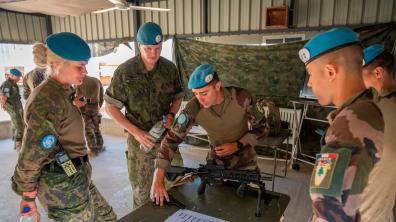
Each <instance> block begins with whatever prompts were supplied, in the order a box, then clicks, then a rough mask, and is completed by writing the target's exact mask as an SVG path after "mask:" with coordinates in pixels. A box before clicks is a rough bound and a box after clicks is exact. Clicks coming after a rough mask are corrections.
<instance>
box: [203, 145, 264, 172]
mask: <svg viewBox="0 0 396 222" xmlns="http://www.w3.org/2000/svg"><path fill="white" fill-rule="evenodd" d="M206 159H207V160H213V161H214V163H216V165H221V166H224V167H225V168H227V169H239V170H259V168H258V165H257V154H256V151H255V150H254V148H253V147H252V146H250V145H245V146H243V147H239V149H238V151H237V152H236V153H234V154H232V155H229V156H225V157H219V156H217V155H216V153H215V151H214V147H211V149H210V152H209V153H208V156H207V158H206Z"/></svg>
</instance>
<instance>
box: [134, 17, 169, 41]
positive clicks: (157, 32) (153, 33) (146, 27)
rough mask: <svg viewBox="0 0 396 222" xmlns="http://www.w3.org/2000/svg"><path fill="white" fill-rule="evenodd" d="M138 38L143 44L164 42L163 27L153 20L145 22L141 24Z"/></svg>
mask: <svg viewBox="0 0 396 222" xmlns="http://www.w3.org/2000/svg"><path fill="white" fill-rule="evenodd" d="M136 40H137V41H138V42H139V43H140V44H142V45H157V44H159V43H161V42H162V40H163V35H162V30H161V27H160V26H159V25H157V24H155V23H153V22H147V23H144V24H143V25H142V26H140V28H139V30H138V32H137V36H136Z"/></svg>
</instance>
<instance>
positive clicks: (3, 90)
mask: <svg viewBox="0 0 396 222" xmlns="http://www.w3.org/2000/svg"><path fill="white" fill-rule="evenodd" d="M21 77H22V73H21V72H20V71H19V70H18V69H10V70H8V72H6V81H4V82H3V83H2V84H1V86H0V106H1V107H2V108H3V109H4V110H5V111H6V112H7V113H8V114H9V115H10V117H11V126H12V140H13V141H14V149H15V150H17V151H18V152H19V150H20V149H21V146H22V137H23V130H24V128H25V127H24V123H23V108H22V103H21V95H20V94H19V87H18V85H17V82H18V81H19V79H20V78H21Z"/></svg>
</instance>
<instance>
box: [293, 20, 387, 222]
mask: <svg viewBox="0 0 396 222" xmlns="http://www.w3.org/2000/svg"><path fill="white" fill-rule="evenodd" d="M358 37H359V36H358V34H357V33H355V32H353V31H352V30H350V29H348V28H334V29H331V30H329V31H327V32H323V33H321V34H318V35H317V36H315V37H314V38H312V39H311V40H310V41H308V43H307V44H305V46H304V48H303V49H301V50H300V52H299V55H300V58H301V60H302V61H303V62H304V63H305V66H306V70H307V72H308V75H309V80H308V86H309V87H311V88H312V91H313V93H314V94H315V95H316V97H317V98H318V102H319V103H320V104H321V105H329V104H334V105H335V106H336V107H337V110H334V111H333V112H331V113H330V114H329V115H328V120H329V123H330V126H329V128H328V129H327V131H326V133H325V135H324V141H323V144H321V145H322V147H321V152H320V153H319V154H317V155H316V163H315V166H314V169H313V172H312V177H311V183H310V194H311V199H312V203H313V208H314V210H313V216H312V218H311V220H312V221H334V222H341V221H360V212H359V208H360V206H361V196H362V195H361V194H362V192H363V190H364V188H365V187H366V186H367V180H368V177H369V174H370V171H371V169H372V168H373V165H374V164H376V163H377V162H378V161H379V158H380V156H381V153H382V146H383V130H384V121H383V118H382V114H381V112H380V111H379V109H378V107H377V106H376V105H375V104H374V103H373V102H372V98H373V96H372V93H371V91H369V90H365V86H364V82H363V78H362V75H361V73H362V62H363V59H362V48H361V46H360V43H359V38H358Z"/></svg>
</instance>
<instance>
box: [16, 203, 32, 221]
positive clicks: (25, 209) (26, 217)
mask: <svg viewBox="0 0 396 222" xmlns="http://www.w3.org/2000/svg"><path fill="white" fill-rule="evenodd" d="M29 211H30V207H28V206H26V207H23V209H22V212H23V213H28V212H29ZM19 222H36V219H34V217H30V216H21V218H20V219H19Z"/></svg>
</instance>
